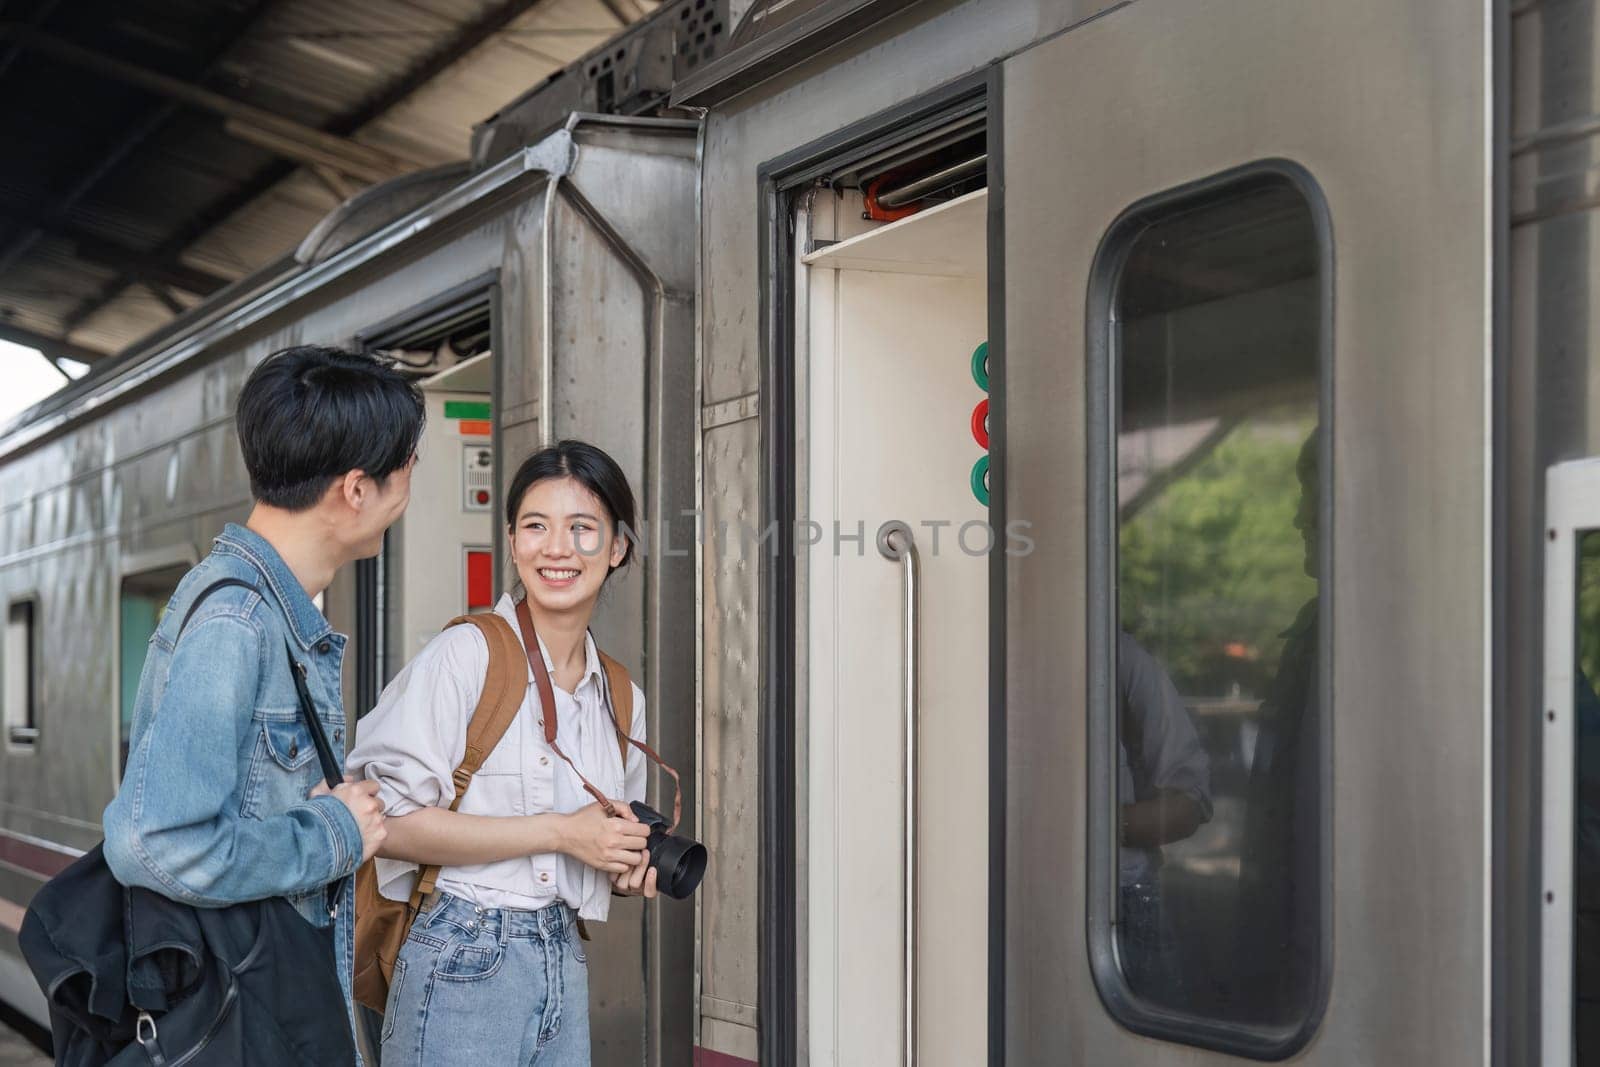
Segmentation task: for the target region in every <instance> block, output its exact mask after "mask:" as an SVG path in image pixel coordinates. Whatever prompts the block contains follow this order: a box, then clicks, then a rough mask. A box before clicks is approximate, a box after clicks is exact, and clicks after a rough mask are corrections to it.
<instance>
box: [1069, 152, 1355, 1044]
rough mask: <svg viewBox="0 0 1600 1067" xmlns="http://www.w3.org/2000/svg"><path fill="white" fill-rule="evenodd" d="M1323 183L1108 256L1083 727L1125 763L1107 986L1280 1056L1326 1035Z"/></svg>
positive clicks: (1132, 222) (1112, 818) (1206, 215)
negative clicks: (1312, 1035)
mask: <svg viewBox="0 0 1600 1067" xmlns="http://www.w3.org/2000/svg"><path fill="white" fill-rule="evenodd" d="M1310 188H1311V186H1310V184H1309V179H1302V178H1300V177H1298V176H1297V175H1296V173H1295V172H1291V171H1288V170H1287V169H1279V168H1267V169H1265V170H1261V171H1254V172H1251V173H1249V174H1247V175H1246V176H1244V177H1240V178H1238V179H1236V180H1229V181H1226V182H1223V183H1221V184H1216V183H1213V184H1209V185H1207V186H1206V187H1204V188H1203V189H1201V190H1200V191H1198V192H1195V191H1193V190H1191V191H1188V192H1185V193H1180V194H1177V195H1176V196H1168V197H1160V198H1156V199H1155V200H1152V201H1149V202H1147V203H1146V204H1144V205H1140V206H1139V207H1136V208H1135V209H1134V210H1132V211H1131V212H1130V213H1128V214H1127V215H1125V216H1124V218H1123V219H1122V220H1121V221H1119V223H1118V224H1117V225H1116V226H1115V227H1114V229H1113V231H1112V233H1111V235H1110V236H1109V237H1108V238H1107V240H1106V242H1105V244H1104V246H1103V248H1102V252H1101V261H1100V266H1099V271H1098V275H1099V277H1098V281H1097V286H1098V291H1099V296H1100V299H1099V300H1098V301H1097V307H1096V309H1095V313H1096V314H1097V315H1098V320H1097V323H1096V326H1095V329H1096V331H1097V332H1098V333H1099V335H1100V337H1101V338H1102V341H1101V342H1100V343H1099V345H1098V351H1099V352H1100V353H1102V356H1106V357H1109V359H1108V361H1107V362H1104V363H1102V364H1100V365H1101V367H1103V368H1104V369H1105V371H1104V372H1108V375H1107V377H1106V378H1105V379H1104V380H1105V381H1106V382H1107V383H1108V384H1109V387H1110V388H1109V395H1110V397H1111V400H1110V409H1109V411H1108V412H1106V414H1109V416H1110V417H1109V419H1107V420H1105V423H1107V424H1108V426H1107V433H1106V435H1105V437H1104V439H1103V443H1102V444H1101V445H1099V446H1097V447H1098V448H1099V449H1100V453H1099V454H1100V456H1101V460H1102V462H1103V463H1104V464H1105V465H1107V466H1109V468H1110V469H1109V471H1108V472H1107V474H1108V475H1109V477H1107V476H1106V475H1102V476H1101V477H1102V480H1103V484H1105V485H1106V486H1107V488H1106V490H1105V492H1103V493H1102V494H1101V495H1102V497H1103V498H1104V499H1103V500H1102V502H1101V503H1100V504H1099V505H1098V506H1099V508H1100V514H1101V515H1102V516H1104V518H1105V519H1106V520H1108V527H1109V531H1110V532H1111V534H1112V536H1111V538H1110V539H1109V545H1108V549H1109V554H1108V556H1102V557H1101V558H1102V560H1103V562H1102V564H1101V566H1100V574H1099V577H1098V581H1099V582H1100V583H1101V584H1100V588H1102V589H1107V587H1108V583H1109V587H1110V588H1109V589H1108V592H1109V593H1110V594H1111V595H1109V596H1107V597H1106V598H1105V601H1104V602H1105V603H1106V604H1107V605H1108V607H1107V609H1106V611H1105V613H1104V615H1103V617H1102V620H1101V623H1100V631H1099V641H1100V642H1101V643H1100V645H1099V647H1100V648H1101V649H1102V650H1103V654H1100V655H1097V657H1096V659H1097V663H1096V666H1097V667H1098V670H1099V672H1100V673H1099V675H1098V681H1097V683H1096V688H1095V691H1096V692H1097V693H1098V694H1100V695H1099V696H1098V697H1097V699H1096V700H1095V702H1094V705H1095V706H1094V710H1093V712H1092V714H1093V715H1095V716H1096V717H1097V722H1098V723H1099V724H1100V725H1099V728H1098V729H1097V732H1096V736H1097V737H1100V738H1105V739H1107V741H1108V744H1107V745H1106V747H1105V748H1104V749H1102V756H1101V758H1103V759H1105V760H1107V761H1108V764H1109V767H1110V768H1115V770H1114V771H1111V772H1110V773H1106V774H1105V775H1104V777H1103V778H1102V779H1101V780H1102V781H1106V782H1107V783H1108V784H1109V785H1110V788H1108V789H1105V790H1103V791H1102V795H1100V796H1097V797H1096V798H1095V801H1096V802H1095V811H1094V814H1093V817H1094V818H1095V819H1096V821H1097V823H1099V824H1100V825H1102V826H1103V827H1105V829H1104V830H1102V831H1101V835H1102V836H1100V838H1099V840H1102V841H1106V840H1107V839H1108V838H1109V841H1110V842H1111V843H1112V846H1113V847H1111V848H1108V849H1105V850H1103V851H1102V855H1103V856H1105V857H1106V858H1107V859H1108V860H1109V862H1108V863H1104V864H1103V866H1102V868H1101V871H1100V875H1101V876H1103V877H1098V878H1097V880H1098V884H1099V885H1100V889H1099V890H1098V891H1099V892H1100V893H1102V894H1104V896H1103V897H1102V898H1101V903H1102V905H1103V906H1102V908H1101V909H1100V910H1099V912H1098V914H1101V915H1104V916H1107V917H1109V918H1110V920H1111V922H1110V923H1109V924H1102V925H1101V926H1099V927H1098V928H1096V929H1094V930H1093V935H1094V940H1093V942H1092V944H1094V945H1095V946H1096V952H1095V956H1096V973H1097V979H1098V981H1099V983H1100V986H1101V988H1102V991H1103V992H1106V993H1107V996H1106V1001H1107V1003H1108V1004H1109V1005H1110V1006H1111V1007H1112V1009H1113V1011H1115V1012H1116V1013H1117V1014H1118V1015H1119V1016H1121V1017H1122V1019H1123V1021H1124V1022H1125V1023H1127V1024H1128V1025H1130V1026H1131V1027H1133V1028H1134V1029H1138V1030H1141V1031H1143V1032H1149V1033H1154V1034H1157V1035H1159V1036H1166V1037H1170V1038H1172V1039H1174V1040H1182V1041H1186V1042H1190V1043H1195V1042H1199V1043H1203V1044H1210V1045H1214V1046H1217V1047H1224V1048H1232V1049H1234V1050H1237V1051H1246V1052H1255V1053H1257V1054H1269V1055H1281V1054H1283V1052H1285V1051H1287V1048H1286V1046H1287V1045H1288V1044H1290V1043H1292V1042H1293V1040H1294V1039H1295V1035H1296V1034H1298V1033H1301V1032H1302V1031H1304V1030H1305V1029H1306V1027H1307V1026H1308V1025H1310V1022H1311V1020H1313V1019H1314V1018H1315V1016H1316V1014H1317V1011H1316V1002H1317V1001H1318V1000H1319V999H1320V995H1321V987H1322V983H1321V981H1320V975H1321V974H1322V968H1323V963H1322V961H1323V958H1324V954H1325V952H1326V946H1325V944H1324V937H1325V929H1324V909H1325V907H1326V905H1327V894H1328V887H1327V884H1326V881H1325V870H1326V867H1325V864H1324V858H1325V854H1326V849H1327V847H1328V842H1327V840H1326V831H1325V824H1324V820H1323V812H1324V807H1325V804H1326V797H1325V796H1324V793H1323V791H1324V785H1323V783H1324V781H1325V768H1326V765H1327V761H1328V752H1327V750H1326V746H1325V744H1324V741H1323V729H1322V723H1323V719H1324V717H1325V716H1326V715H1328V714H1329V711H1330V709H1329V706H1328V701H1327V698H1326V693H1327V689H1326V685H1325V682H1324V679H1325V677H1326V664H1327V635H1328V629H1327V620H1328V617H1329V605H1328V602H1327V597H1326V596H1325V595H1323V593H1324V589H1323V586H1322V583H1321V576H1322V575H1323V574H1326V573H1328V551H1327V549H1326V547H1325V545H1326V540H1327V539H1326V538H1323V537H1321V536H1319V531H1321V530H1325V529H1327V528H1328V527H1327V522H1328V517H1329V516H1328V504H1327V500H1328V498H1329V493H1328V492H1327V489H1326V486H1327V485H1328V479H1327V476H1326V472H1327V469H1328V457H1327V456H1325V455H1323V452H1325V448H1324V447H1320V446H1319V442H1325V441H1326V440H1327V434H1326V433H1325V432H1320V431H1319V426H1320V423H1321V418H1322V412H1323V410H1324V407H1325V403H1326V398H1325V390H1324V388H1323V385H1322V383H1323V381H1324V377H1325V374H1326V366H1325V363H1326V361H1327V356H1326V341H1327V330H1326V327H1325V314H1326V312H1327V307H1326V303H1327V289H1326V283H1327V280H1328V279H1327V277H1326V261H1327V249H1326V240H1325V233H1326V230H1325V228H1324V227H1322V226H1321V225H1320V224H1319V221H1318V220H1319V217H1320V216H1319V215H1318V209H1317V208H1316V206H1315V200H1314V197H1313V196H1312V194H1310V193H1309V191H1308V190H1309V189H1310ZM1108 452H1109V456H1108V455H1107V453H1108ZM1102 528H1107V527H1102ZM1106 898H1109V899H1106ZM1175 1019H1183V1020H1184V1021H1183V1022H1181V1023H1177V1022H1174V1021H1173V1020H1175Z"/></svg>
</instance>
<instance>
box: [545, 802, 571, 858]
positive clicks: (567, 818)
mask: <svg viewBox="0 0 1600 1067" xmlns="http://www.w3.org/2000/svg"><path fill="white" fill-rule="evenodd" d="M545 817H546V818H548V819H549V820H550V833H551V836H552V837H553V839H554V840H553V844H554V846H555V847H554V848H553V849H551V851H552V852H559V853H561V854H562V855H564V856H570V855H572V816H571V815H570V814H563V813H561V812H550V813H549V814H548V815H547V816H545Z"/></svg>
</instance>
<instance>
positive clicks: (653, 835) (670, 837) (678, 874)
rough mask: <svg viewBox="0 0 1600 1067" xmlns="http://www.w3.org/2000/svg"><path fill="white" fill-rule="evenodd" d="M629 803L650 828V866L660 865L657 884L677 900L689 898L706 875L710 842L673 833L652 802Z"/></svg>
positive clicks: (657, 872)
mask: <svg viewBox="0 0 1600 1067" xmlns="http://www.w3.org/2000/svg"><path fill="white" fill-rule="evenodd" d="M628 806H629V807H630V808H632V809H633V813H634V814H635V815H637V816H638V817H639V821H640V822H642V823H644V824H645V825H646V826H648V827H649V828H650V838H649V840H648V842H647V844H646V847H647V848H649V850H650V866H652V867H654V868H655V869H656V888H657V889H659V890H660V891H661V892H663V893H665V894H666V895H667V896H669V897H672V898H673V899H674V900H684V899H686V898H687V897H688V896H689V894H691V893H693V892H694V891H695V890H696V889H698V888H699V887H700V879H701V878H704V877H705V873H706V846H704V845H702V844H701V843H700V842H698V841H696V840H694V839H693V838H688V837H679V836H678V835H677V834H674V833H669V832H668V831H669V830H671V829H672V824H671V823H669V822H668V821H667V820H666V818H665V817H664V816H663V815H662V814H661V813H660V812H659V811H657V810H656V809H655V808H652V807H651V806H650V805H648V804H645V803H643V802H641V801H638V800H635V801H634V802H633V803H631V804H629V805H628Z"/></svg>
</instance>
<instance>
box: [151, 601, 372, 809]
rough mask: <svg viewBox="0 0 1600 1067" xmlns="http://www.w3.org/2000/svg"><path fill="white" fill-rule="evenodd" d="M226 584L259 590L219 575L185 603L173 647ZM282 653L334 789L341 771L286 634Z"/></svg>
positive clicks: (341, 777)
mask: <svg viewBox="0 0 1600 1067" xmlns="http://www.w3.org/2000/svg"><path fill="white" fill-rule="evenodd" d="M229 586H238V587H239V588H241V589H248V590H250V591H251V592H252V593H255V592H259V590H258V589H257V588H256V586H255V583H253V582H247V581H245V580H244V579H242V578H219V579H218V580H217V581H214V582H212V583H211V584H210V585H208V586H206V587H205V588H204V589H202V590H200V592H199V594H198V595H197V596H196V597H195V598H194V599H193V600H191V601H190V602H189V610H188V611H186V612H184V613H183V621H182V622H180V623H179V624H178V633H177V634H176V635H175V636H174V637H173V639H172V643H173V645H174V646H176V645H177V643H178V638H179V637H182V636H183V631H184V628H185V627H187V626H188V625H189V620H190V619H192V618H194V613H195V611H196V610H197V609H198V608H199V607H200V604H201V603H202V602H203V601H204V600H205V599H206V598H207V597H208V596H210V595H211V594H212V593H215V592H216V591H217V590H219V589H226V588H228V587H229ZM283 654H284V655H285V656H286V657H287V658H288V660H289V675H290V677H292V678H293V679H294V691H295V696H297V697H298V698H299V701H300V717H301V718H302V719H304V720H305V722H306V728H307V729H308V730H310V731H311V743H312V744H313V745H314V746H316V750H317V760H318V762H319V763H320V764H321V766H322V777H323V779H324V780H326V781H327V783H328V788H329V789H335V788H337V787H338V786H339V785H341V784H342V783H343V782H344V770H343V768H341V767H340V766H339V761H338V759H336V758H335V757H334V754H333V746H332V745H330V744H329V743H328V734H327V731H325V730H324V729H323V728H322V720H321V719H320V718H318V717H317V706H316V704H315V703H313V702H312V700H311V690H310V687H309V686H308V685H307V683H306V668H305V664H303V663H301V662H300V661H299V660H297V659H295V658H294V650H293V649H291V648H290V647H289V639H288V638H287V637H286V638H284V640H283Z"/></svg>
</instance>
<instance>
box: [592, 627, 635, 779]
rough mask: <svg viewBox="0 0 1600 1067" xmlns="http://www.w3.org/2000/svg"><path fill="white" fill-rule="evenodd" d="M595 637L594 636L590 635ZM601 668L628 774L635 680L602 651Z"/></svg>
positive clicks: (623, 763)
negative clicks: (603, 672)
mask: <svg viewBox="0 0 1600 1067" xmlns="http://www.w3.org/2000/svg"><path fill="white" fill-rule="evenodd" d="M590 636H591V637H593V635H592V634H591V635H590ZM594 650H595V651H596V652H597V653H599V655H600V666H601V667H604V668H605V672H606V700H607V702H608V703H609V704H610V705H611V725H612V726H614V727H616V730H617V748H618V750H620V752H621V754H622V773H623V774H627V773H628V743H629V741H630V740H631V739H632V737H633V679H632V678H630V677H628V668H626V667H624V666H623V665H622V664H620V663H618V662H617V661H616V660H614V659H612V658H611V657H610V656H608V655H606V654H605V653H604V652H601V651H600V646H599V645H595V646H594Z"/></svg>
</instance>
